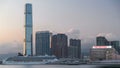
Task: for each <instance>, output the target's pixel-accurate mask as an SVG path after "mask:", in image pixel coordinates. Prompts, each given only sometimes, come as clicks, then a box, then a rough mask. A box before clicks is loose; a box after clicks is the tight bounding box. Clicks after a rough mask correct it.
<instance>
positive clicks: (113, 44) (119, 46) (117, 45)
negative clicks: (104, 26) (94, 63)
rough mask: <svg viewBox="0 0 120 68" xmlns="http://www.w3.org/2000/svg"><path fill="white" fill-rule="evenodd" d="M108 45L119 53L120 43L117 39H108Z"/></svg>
mask: <svg viewBox="0 0 120 68" xmlns="http://www.w3.org/2000/svg"><path fill="white" fill-rule="evenodd" d="M109 42H110V45H111V46H112V47H113V48H115V50H116V51H117V52H118V53H119V54H120V44H119V41H109Z"/></svg>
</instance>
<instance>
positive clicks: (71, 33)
mask: <svg viewBox="0 0 120 68" xmlns="http://www.w3.org/2000/svg"><path fill="white" fill-rule="evenodd" d="M67 35H68V37H69V38H73V39H80V30H78V29H73V28H72V29H70V30H68V32H67Z"/></svg>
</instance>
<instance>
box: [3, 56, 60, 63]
mask: <svg viewBox="0 0 120 68" xmlns="http://www.w3.org/2000/svg"><path fill="white" fill-rule="evenodd" d="M56 61H58V59H57V58H56V57H55V56H14V57H9V58H7V59H6V60H3V62H2V64H49V63H53V62H56Z"/></svg>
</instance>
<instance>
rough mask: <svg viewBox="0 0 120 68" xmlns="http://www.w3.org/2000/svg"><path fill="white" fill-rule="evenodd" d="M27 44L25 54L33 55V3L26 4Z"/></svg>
mask: <svg viewBox="0 0 120 68" xmlns="http://www.w3.org/2000/svg"><path fill="white" fill-rule="evenodd" d="M24 41H25V45H24V55H26V56H32V55H33V49H32V4H29V3H27V4H26V5H25V40H24Z"/></svg>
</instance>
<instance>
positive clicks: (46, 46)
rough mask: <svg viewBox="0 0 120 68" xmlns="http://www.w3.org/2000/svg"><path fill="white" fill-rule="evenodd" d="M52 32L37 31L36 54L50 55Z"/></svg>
mask: <svg viewBox="0 0 120 68" xmlns="http://www.w3.org/2000/svg"><path fill="white" fill-rule="evenodd" d="M51 34H52V33H50V32H49V31H38V32H36V55H37V56H39V55H50V54H51V52H50V44H51V43H50V39H51Z"/></svg>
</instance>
